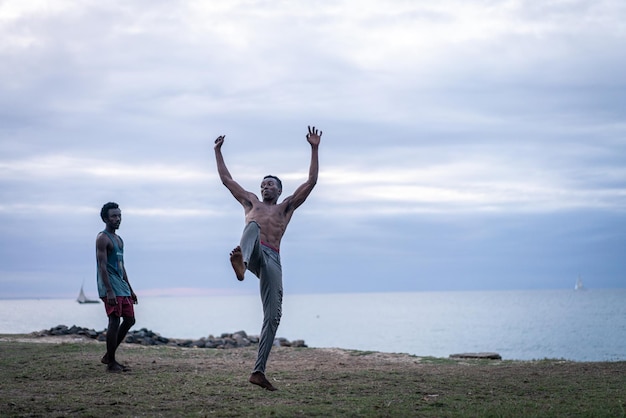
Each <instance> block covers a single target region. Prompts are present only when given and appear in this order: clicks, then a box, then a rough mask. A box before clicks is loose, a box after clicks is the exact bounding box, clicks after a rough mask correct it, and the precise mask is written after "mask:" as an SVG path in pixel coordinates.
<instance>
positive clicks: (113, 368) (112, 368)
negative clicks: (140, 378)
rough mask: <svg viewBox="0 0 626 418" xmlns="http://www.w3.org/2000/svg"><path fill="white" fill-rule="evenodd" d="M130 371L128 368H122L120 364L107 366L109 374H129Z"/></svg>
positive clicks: (115, 363)
mask: <svg viewBox="0 0 626 418" xmlns="http://www.w3.org/2000/svg"><path fill="white" fill-rule="evenodd" d="M129 371H130V368H128V367H126V366H122V365H121V364H119V363H118V362H114V363H109V364H108V365H107V372H109V373H122V372H129Z"/></svg>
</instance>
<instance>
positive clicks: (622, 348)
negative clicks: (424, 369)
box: [0, 289, 626, 361]
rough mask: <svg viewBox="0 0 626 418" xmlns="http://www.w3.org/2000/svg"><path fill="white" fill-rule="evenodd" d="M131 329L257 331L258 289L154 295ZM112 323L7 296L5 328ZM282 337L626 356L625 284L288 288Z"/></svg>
mask: <svg viewBox="0 0 626 418" xmlns="http://www.w3.org/2000/svg"><path fill="white" fill-rule="evenodd" d="M139 296H140V299H139V304H138V305H136V306H135V313H136V317H137V323H136V324H135V326H134V328H133V329H140V328H147V329H150V330H152V331H154V332H158V333H159V334H161V335H162V336H164V337H170V338H190V339H198V338H200V337H203V336H208V335H214V336H219V335H221V334H222V333H232V332H235V331H240V330H244V331H246V332H247V333H248V334H251V335H258V333H259V332H260V328H261V316H262V313H261V302H260V300H259V296H257V295H237V296H202V297H146V298H141V295H140V294H139ZM61 324H62V325H67V326H72V325H77V326H81V327H86V328H93V329H95V330H97V331H100V330H103V329H104V328H106V325H107V320H106V316H105V314H104V308H103V305H102V304H101V303H100V304H84V305H81V304H78V303H77V302H76V301H75V300H71V299H39V300H30V299H16V300H12V299H5V300H0V333H2V334H13V333H30V332H32V331H39V330H42V329H49V328H51V327H54V326H56V325H61ZM277 337H284V338H287V339H288V340H297V339H302V340H304V341H305V343H306V344H307V345H308V346H309V347H339V348H345V349H355V350H371V351H383V352H391V353H409V354H413V355H416V356H434V357H448V356H449V355H451V354H456V353H466V352H496V353H498V354H500V355H501V356H502V358H503V359H505V360H534V359H544V358H551V359H554V358H557V359H566V360H574V361H624V360H626V289H605V290H604V289H603V290H596V289H591V290H585V291H574V290H529V291H466V292H408V293H357V294H309V295H299V294H293V295H290V294H286V295H285V299H284V304H283V317H282V320H281V324H280V327H279V329H278V334H277Z"/></svg>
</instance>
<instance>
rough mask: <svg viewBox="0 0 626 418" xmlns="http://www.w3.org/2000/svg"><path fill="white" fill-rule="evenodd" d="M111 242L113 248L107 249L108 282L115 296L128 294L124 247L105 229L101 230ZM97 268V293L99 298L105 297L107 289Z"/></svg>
mask: <svg viewBox="0 0 626 418" xmlns="http://www.w3.org/2000/svg"><path fill="white" fill-rule="evenodd" d="M102 233H103V234H106V235H107V236H108V237H109V239H110V240H111V242H112V243H113V249H110V250H107V273H108V275H109V283H111V287H112V288H113V293H115V296H130V287H129V286H128V283H127V282H126V280H124V248H122V247H120V246H119V245H118V243H117V239H115V237H113V235H111V234H109V233H108V232H107V231H102ZM97 270H98V295H99V296H100V297H101V298H104V297H106V295H107V289H106V287H105V286H104V282H103V281H102V278H101V277H100V269H97Z"/></svg>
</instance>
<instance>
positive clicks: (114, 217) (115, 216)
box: [100, 202, 122, 229]
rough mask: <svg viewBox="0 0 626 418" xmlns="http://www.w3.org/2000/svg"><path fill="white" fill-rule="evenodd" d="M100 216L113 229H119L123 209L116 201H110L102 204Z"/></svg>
mask: <svg viewBox="0 0 626 418" xmlns="http://www.w3.org/2000/svg"><path fill="white" fill-rule="evenodd" d="M100 218H102V222H104V223H105V224H107V226H109V225H110V226H111V227H112V228H113V229H117V228H119V226H120V223H121V222H122V211H121V210H120V206H119V205H118V204H117V203H115V202H108V203H105V204H104V206H102V209H101V210H100Z"/></svg>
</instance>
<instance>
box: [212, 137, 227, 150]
mask: <svg viewBox="0 0 626 418" xmlns="http://www.w3.org/2000/svg"><path fill="white" fill-rule="evenodd" d="M224 138H226V135H220V136H218V137H217V139H216V140H215V147H214V148H215V149H216V150H217V149H220V148H222V144H223V143H224Z"/></svg>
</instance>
